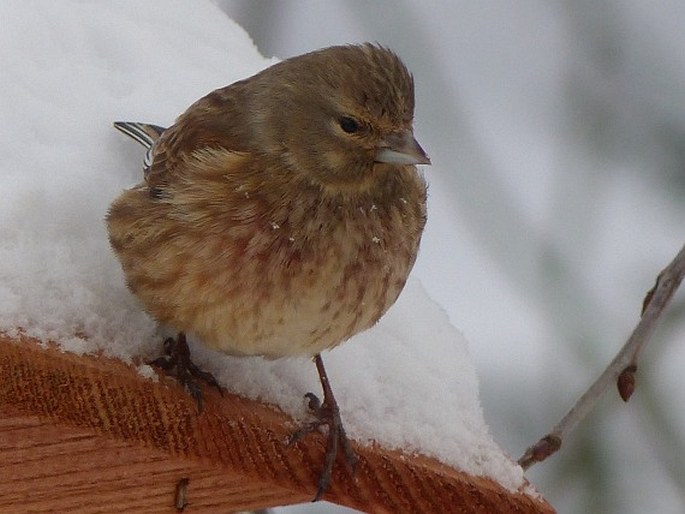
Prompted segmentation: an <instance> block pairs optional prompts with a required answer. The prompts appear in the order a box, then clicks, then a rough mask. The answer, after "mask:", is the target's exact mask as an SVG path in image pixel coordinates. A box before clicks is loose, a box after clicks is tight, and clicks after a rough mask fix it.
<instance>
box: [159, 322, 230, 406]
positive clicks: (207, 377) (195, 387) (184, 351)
mask: <svg viewBox="0 0 685 514" xmlns="http://www.w3.org/2000/svg"><path fill="white" fill-rule="evenodd" d="M147 364H149V365H151V366H156V367H158V368H162V369H163V370H165V371H171V370H174V372H175V374H176V379H177V380H178V381H179V382H180V383H181V385H183V387H185V389H186V390H187V391H188V393H190V396H192V397H193V398H194V399H195V401H196V402H197V409H198V411H199V412H202V406H203V401H202V390H201V389H200V385H199V383H198V381H200V380H201V381H203V382H205V383H207V384H208V385H210V386H213V387H216V388H217V389H218V390H219V393H221V395H222V396H223V394H224V392H223V390H222V389H221V386H219V383H218V382H217V381H216V379H215V378H214V375H212V374H211V373H208V372H207V371H203V370H201V369H200V368H198V367H197V365H196V364H195V363H194V362H193V361H192V360H190V349H189V348H188V343H187V341H186V336H185V334H184V333H183V332H179V334H178V337H177V338H176V339H174V338H173V337H169V338H167V339H165V340H164V355H163V356H162V357H159V358H157V359H155V360H153V361H150V362H148V363H147Z"/></svg>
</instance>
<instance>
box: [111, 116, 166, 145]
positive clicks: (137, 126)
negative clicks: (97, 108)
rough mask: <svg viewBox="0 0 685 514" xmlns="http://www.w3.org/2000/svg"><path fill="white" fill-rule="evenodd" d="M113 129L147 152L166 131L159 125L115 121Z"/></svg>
mask: <svg viewBox="0 0 685 514" xmlns="http://www.w3.org/2000/svg"><path fill="white" fill-rule="evenodd" d="M114 128H115V129H117V130H118V131H120V132H123V133H124V134H126V135H127V136H128V137H130V138H133V139H135V140H136V141H138V142H139V143H140V144H141V145H143V146H144V147H145V148H147V149H148V150H149V149H150V148H152V145H153V144H154V143H155V141H157V139H159V136H161V135H162V132H164V131H165V130H166V129H165V128H164V127H160V126H159V125H151V124H150V123H140V122H137V121H115V122H114Z"/></svg>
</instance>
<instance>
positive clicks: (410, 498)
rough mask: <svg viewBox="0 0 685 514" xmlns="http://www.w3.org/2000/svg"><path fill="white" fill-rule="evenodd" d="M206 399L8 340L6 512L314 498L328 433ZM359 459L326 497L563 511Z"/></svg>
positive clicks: (279, 415) (445, 476)
mask: <svg viewBox="0 0 685 514" xmlns="http://www.w3.org/2000/svg"><path fill="white" fill-rule="evenodd" d="M204 395H205V408H204V411H203V413H202V414H200V415H198V414H197V411H196V407H195V404H194V401H193V400H192V399H191V398H190V397H189V396H188V395H187V394H186V393H185V392H184V391H183V390H182V389H181V388H180V387H179V386H178V385H177V384H176V383H175V382H173V381H172V380H168V379H165V378H162V379H161V380H160V382H154V381H151V380H146V379H143V378H142V377H140V375H138V374H137V373H136V371H135V369H133V368H132V367H131V366H128V365H126V364H124V363H122V362H121V361H118V360H116V359H110V358H104V357H95V356H76V355H74V354H68V353H63V352H60V351H59V350H58V349H55V348H54V347H48V348H41V347H40V346H39V344H38V342H37V341H34V340H29V339H27V338H21V339H20V340H11V339H9V338H7V337H4V336H2V335H0V512H2V513H4V512H11V513H20V512H75V513H99V512H113V511H129V512H139V513H152V512H176V507H175V495H176V487H177V484H178V483H179V481H180V480H181V479H184V478H187V479H188V480H189V482H188V485H187V491H186V499H187V502H188V505H187V507H186V508H185V510H184V512H189V513H196V512H197V513H200V512H202V513H211V512H222V513H223V512H232V511H238V510H247V509H257V508H266V507H272V506H277V505H290V504H296V503H303V502H308V501H310V500H311V498H312V497H313V495H314V493H315V490H316V481H317V478H318V474H319V471H320V469H321V466H322V463H323V455H324V444H325V441H324V437H323V435H320V434H316V435H313V436H309V437H307V438H305V439H304V440H302V441H300V442H298V443H297V444H296V445H293V446H292V447H287V446H286V445H285V441H286V440H287V438H288V436H289V435H290V434H291V433H292V431H293V430H294V429H295V428H296V425H295V423H294V422H293V420H292V419H291V418H289V417H288V416H287V415H285V414H284V413H283V412H281V411H280V410H278V409H276V408H273V407H271V406H268V405H264V404H261V403H259V402H254V401H250V400H246V399H244V398H241V397H239V396H235V395H230V394H227V395H225V396H223V397H221V396H220V395H219V394H218V393H217V392H216V391H212V390H210V389H207V388H205V389H204ZM355 450H356V451H357V452H358V455H359V457H360V462H359V464H358V467H357V471H356V473H355V476H354V478H351V477H350V476H349V475H348V473H347V471H346V469H345V468H344V466H341V465H338V466H337V467H336V470H335V472H334V478H333V485H332V487H331V490H330V492H329V493H327V494H326V496H325V499H326V500H328V501H332V502H335V503H339V504H341V505H346V506H348V507H352V508H356V509H359V510H362V511H367V512H392V513H398V512H477V513H492V512H499V513H508V512H511V513H514V512H516V513H528V512H530V513H550V512H553V509H552V508H551V507H550V506H549V505H548V504H547V503H546V502H544V500H541V499H538V500H536V499H533V498H531V497H530V496H528V495H525V494H520V493H511V492H509V491H507V490H505V489H504V488H502V487H501V486H499V485H498V484H496V483H494V482H492V481H490V480H486V479H483V478H478V477H471V476H469V475H466V474H464V473H461V472H458V471H456V470H454V469H451V468H449V467H447V466H445V465H443V464H440V463H439V462H437V461H435V460H433V459H429V458H427V457H424V456H420V455H404V454H401V453H399V452H394V451H387V450H384V449H382V448H378V447H364V446H359V445H355Z"/></svg>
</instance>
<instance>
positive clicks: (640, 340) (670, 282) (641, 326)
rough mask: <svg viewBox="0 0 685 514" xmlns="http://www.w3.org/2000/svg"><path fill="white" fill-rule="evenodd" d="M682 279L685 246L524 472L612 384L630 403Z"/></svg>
mask: <svg viewBox="0 0 685 514" xmlns="http://www.w3.org/2000/svg"><path fill="white" fill-rule="evenodd" d="M683 276H685V246H683V248H681V249H680V252H678V255H676V257H675V259H673V261H671V263H670V264H669V265H668V266H666V268H664V270H663V271H662V272H661V273H659V276H657V279H656V283H655V284H654V287H653V288H652V289H651V290H650V291H649V292H648V293H647V295H646V296H645V299H644V302H643V305H642V316H641V318H640V321H639V322H638V324H637V326H636V327H635V329H634V330H633V333H632V334H631V335H630V337H629V338H628V341H626V344H625V345H623V348H621V350H620V351H619V352H618V354H617V355H616V357H614V359H613V360H612V361H611V363H610V364H609V366H607V368H606V369H605V370H604V372H603V373H602V374H601V375H600V376H599V378H598V379H597V380H595V382H594V383H593V384H592V385H591V386H590V388H589V389H588V390H587V391H586V392H585V393H584V394H583V395H582V396H581V397H580V398H579V399H578V401H577V402H576V404H575V405H574V406H573V407H572V408H571V410H569V411H568V412H567V413H566V415H565V416H564V417H563V418H562V419H561V421H559V423H557V425H556V426H555V427H554V428H552V430H551V431H550V432H549V433H548V434H547V435H546V436H544V437H543V438H542V439H540V440H539V441H538V442H537V443H535V444H534V445H533V446H531V447H530V448H528V449H527V450H526V451H525V453H524V454H523V456H521V458H520V459H519V460H518V463H519V465H521V467H522V468H523V469H528V468H529V467H530V466H532V465H533V464H535V463H536V462H541V461H543V460H545V459H546V458H547V457H549V456H550V455H552V454H553V453H555V452H556V451H557V450H558V449H559V448H561V445H562V443H563V441H565V440H566V438H567V437H568V434H569V433H570V432H571V431H573V429H574V428H575V427H576V426H577V425H578V423H580V422H581V421H582V420H583V419H584V418H585V416H587V415H588V414H589V413H590V411H591V410H592V409H593V408H594V406H595V404H596V403H597V401H598V400H599V398H600V397H601V396H602V394H604V392H605V391H606V390H607V389H608V388H609V386H610V385H611V384H612V383H616V385H617V387H618V391H619V394H620V395H621V398H622V399H623V400H624V401H628V399H629V398H630V396H631V395H632V394H633V391H634V389H635V373H636V372H637V359H638V356H639V355H640V352H641V351H642V349H643V348H644V346H645V344H646V343H647V342H648V341H649V339H650V338H651V336H652V334H653V333H654V330H655V329H656V325H657V322H658V320H659V318H660V317H661V314H662V313H663V311H664V310H665V308H666V306H667V305H668V304H669V302H670V301H671V298H672V297H673V294H674V293H675V291H676V290H677V289H678V286H679V285H680V282H681V281H682V280H683Z"/></svg>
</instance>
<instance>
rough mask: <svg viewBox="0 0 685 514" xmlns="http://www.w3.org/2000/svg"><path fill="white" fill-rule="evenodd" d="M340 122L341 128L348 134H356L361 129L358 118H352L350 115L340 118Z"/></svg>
mask: <svg viewBox="0 0 685 514" xmlns="http://www.w3.org/2000/svg"><path fill="white" fill-rule="evenodd" d="M338 123H340V128H341V129H343V130H344V131H345V132H347V133H348V134H354V133H355V132H357V131H358V130H359V123H358V122H357V120H355V119H353V118H350V117H348V116H343V117H342V118H340V120H338Z"/></svg>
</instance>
